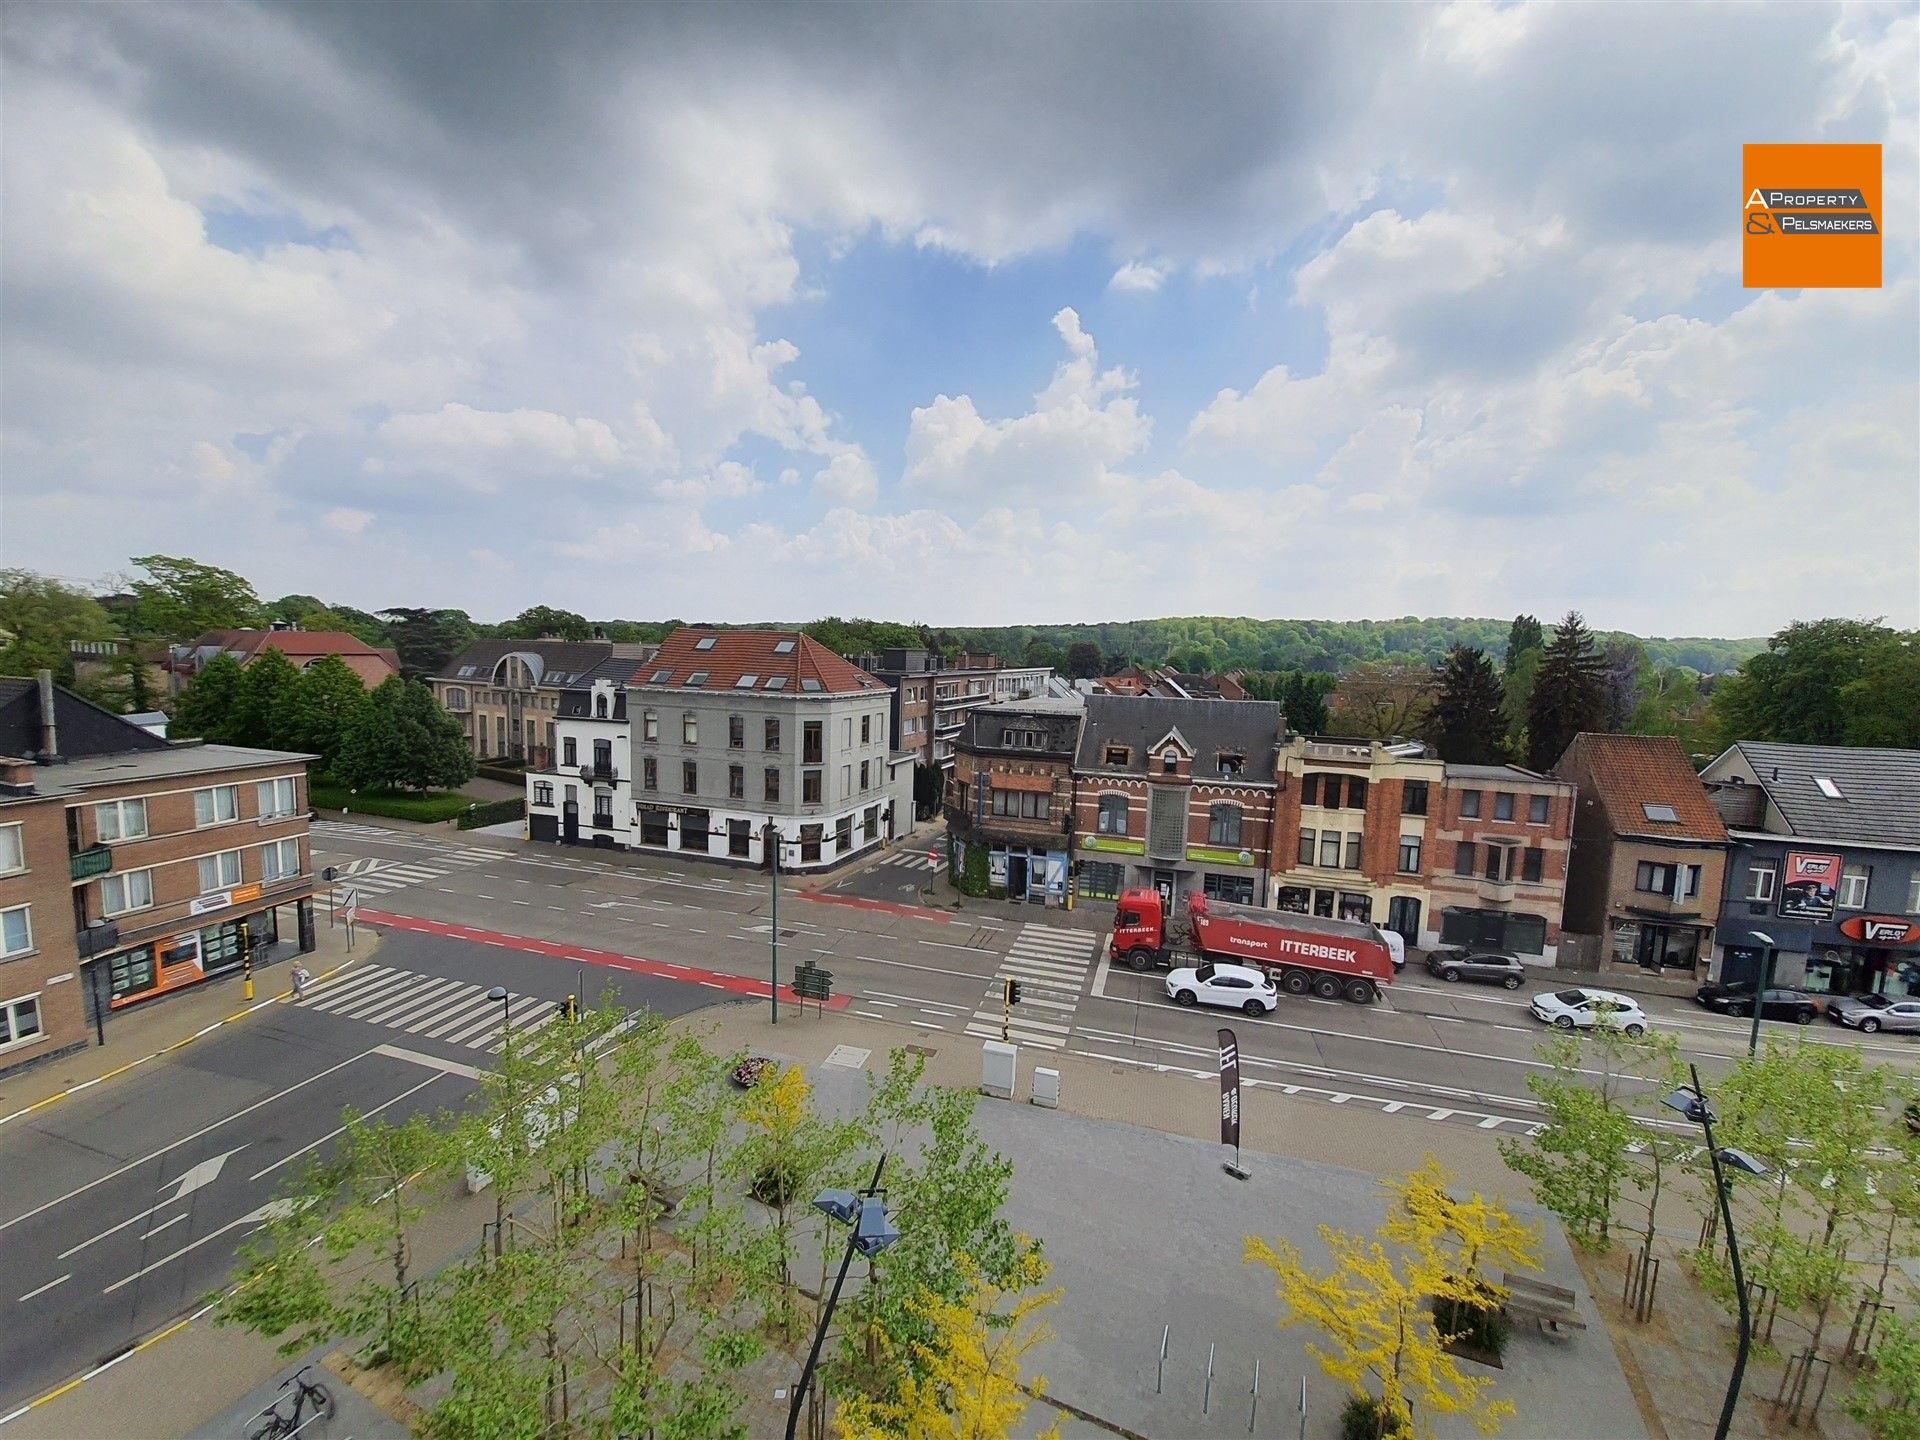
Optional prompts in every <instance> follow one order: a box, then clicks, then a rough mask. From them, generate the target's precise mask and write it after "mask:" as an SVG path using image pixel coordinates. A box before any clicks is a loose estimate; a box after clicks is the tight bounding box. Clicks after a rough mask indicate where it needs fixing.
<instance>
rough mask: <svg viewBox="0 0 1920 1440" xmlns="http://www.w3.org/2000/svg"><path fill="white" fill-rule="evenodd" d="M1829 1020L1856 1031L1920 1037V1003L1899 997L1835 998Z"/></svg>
mask: <svg viewBox="0 0 1920 1440" xmlns="http://www.w3.org/2000/svg"><path fill="white" fill-rule="evenodd" d="M1827 1018H1828V1019H1829V1020H1833V1021H1837V1022H1838V1023H1840V1024H1842V1025H1851V1026H1852V1027H1853V1028H1854V1029H1856V1030H1865V1031H1867V1032H1869V1033H1871V1032H1873V1031H1875V1030H1906V1031H1910V1032H1912V1033H1914V1034H1920V1000H1916V999H1913V998H1912V997H1910V996H1909V997H1902V996H1899V995H1836V996H1835V997H1834V998H1833V999H1831V1000H1829V1001H1828V1002H1827Z"/></svg>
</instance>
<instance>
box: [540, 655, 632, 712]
mask: <svg viewBox="0 0 1920 1440" xmlns="http://www.w3.org/2000/svg"><path fill="white" fill-rule="evenodd" d="M637 663H639V662H637V661H635V660H634V659H633V657H631V656H625V657H621V656H616V657H615V658H613V659H611V660H602V661H601V662H600V663H599V664H598V665H596V666H594V667H593V669H591V670H589V671H587V673H586V674H584V675H582V676H581V677H580V679H579V682H578V683H577V684H575V685H572V686H570V687H568V689H567V690H566V691H565V692H563V693H562V694H561V696H560V708H559V710H558V711H557V712H556V713H557V714H558V715H559V716H560V717H561V718H562V719H573V720H581V719H587V718H591V716H592V715H593V686H594V682H595V681H599V680H611V681H612V682H613V705H612V709H611V713H610V714H609V715H608V716H607V718H608V719H609V720H625V719H626V718H627V684H628V682H629V681H631V680H632V679H633V673H634V667H635V665H636V664H637Z"/></svg>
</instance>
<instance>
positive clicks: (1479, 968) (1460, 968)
mask: <svg viewBox="0 0 1920 1440" xmlns="http://www.w3.org/2000/svg"><path fill="white" fill-rule="evenodd" d="M1427 970H1428V972H1429V973H1430V974H1433V975H1438V976H1439V977H1440V978H1441V979H1442V980H1478V981H1479V982H1480V983H1481V984H1483V985H1501V986H1505V987H1506V988H1507V989H1509V990H1518V989H1519V988H1520V984H1521V982H1522V981H1523V980H1525V979H1526V978H1527V967H1526V966H1525V965H1523V964H1521V963H1520V958H1519V957H1518V956H1517V955H1507V954H1503V953H1502V952H1500V951H1498V950H1436V951H1434V952H1433V953H1432V954H1431V955H1429V956H1427Z"/></svg>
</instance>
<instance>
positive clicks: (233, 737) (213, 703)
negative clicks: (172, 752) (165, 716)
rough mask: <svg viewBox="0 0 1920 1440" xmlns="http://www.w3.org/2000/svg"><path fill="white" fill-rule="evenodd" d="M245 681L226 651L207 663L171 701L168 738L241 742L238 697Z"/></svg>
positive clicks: (238, 666)
mask: <svg viewBox="0 0 1920 1440" xmlns="http://www.w3.org/2000/svg"><path fill="white" fill-rule="evenodd" d="M245 680H246V672H245V671H244V670H242V669H241V668H240V662H239V661H238V660H236V659H234V658H233V657H232V656H231V655H229V654H227V653H226V652H225V651H222V652H221V653H220V654H218V655H215V656H214V657H213V658H212V659H211V660H209V661H207V663H206V664H204V665H202V666H201V667H200V669H199V671H198V672H197V673H196V674H195V675H194V677H193V679H192V680H190V681H188V682H187V688H186V689H184V690H182V691H181V692H180V694H179V697H178V698H177V699H175V701H174V702H173V722H172V723H171V724H170V725H169V726H168V727H167V735H168V736H169V738H171V739H174V740H207V741H211V742H212V743H214V744H216V745H238V744H241V743H243V742H242V741H241V739H240V734H241V731H240V710H241V698H240V697H241V690H242V687H243V685H244V684H245Z"/></svg>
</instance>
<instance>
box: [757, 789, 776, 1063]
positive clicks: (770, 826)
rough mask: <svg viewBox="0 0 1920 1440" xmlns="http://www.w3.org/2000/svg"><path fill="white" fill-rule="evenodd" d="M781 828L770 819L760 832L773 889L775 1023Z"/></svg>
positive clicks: (770, 981) (770, 995) (771, 995)
mask: <svg viewBox="0 0 1920 1440" xmlns="http://www.w3.org/2000/svg"><path fill="white" fill-rule="evenodd" d="M780 843H781V842H780V828H779V827H778V826H777V825H775V824H774V823H773V821H771V820H769V821H768V822H767V824H766V828H765V829H763V830H762V831H761V832H760V848H761V850H762V852H763V853H764V856H765V863H766V867H767V883H768V885H769V886H770V887H771V888H772V891H773V924H772V926H771V927H770V928H769V931H768V935H767V939H768V941H769V943H770V944H771V947H772V948H771V950H770V952H769V956H768V961H767V1003H768V1004H769V1005H771V1006H772V1007H773V1023H774V1024H775V1025H778V1024H779V1023H780Z"/></svg>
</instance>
